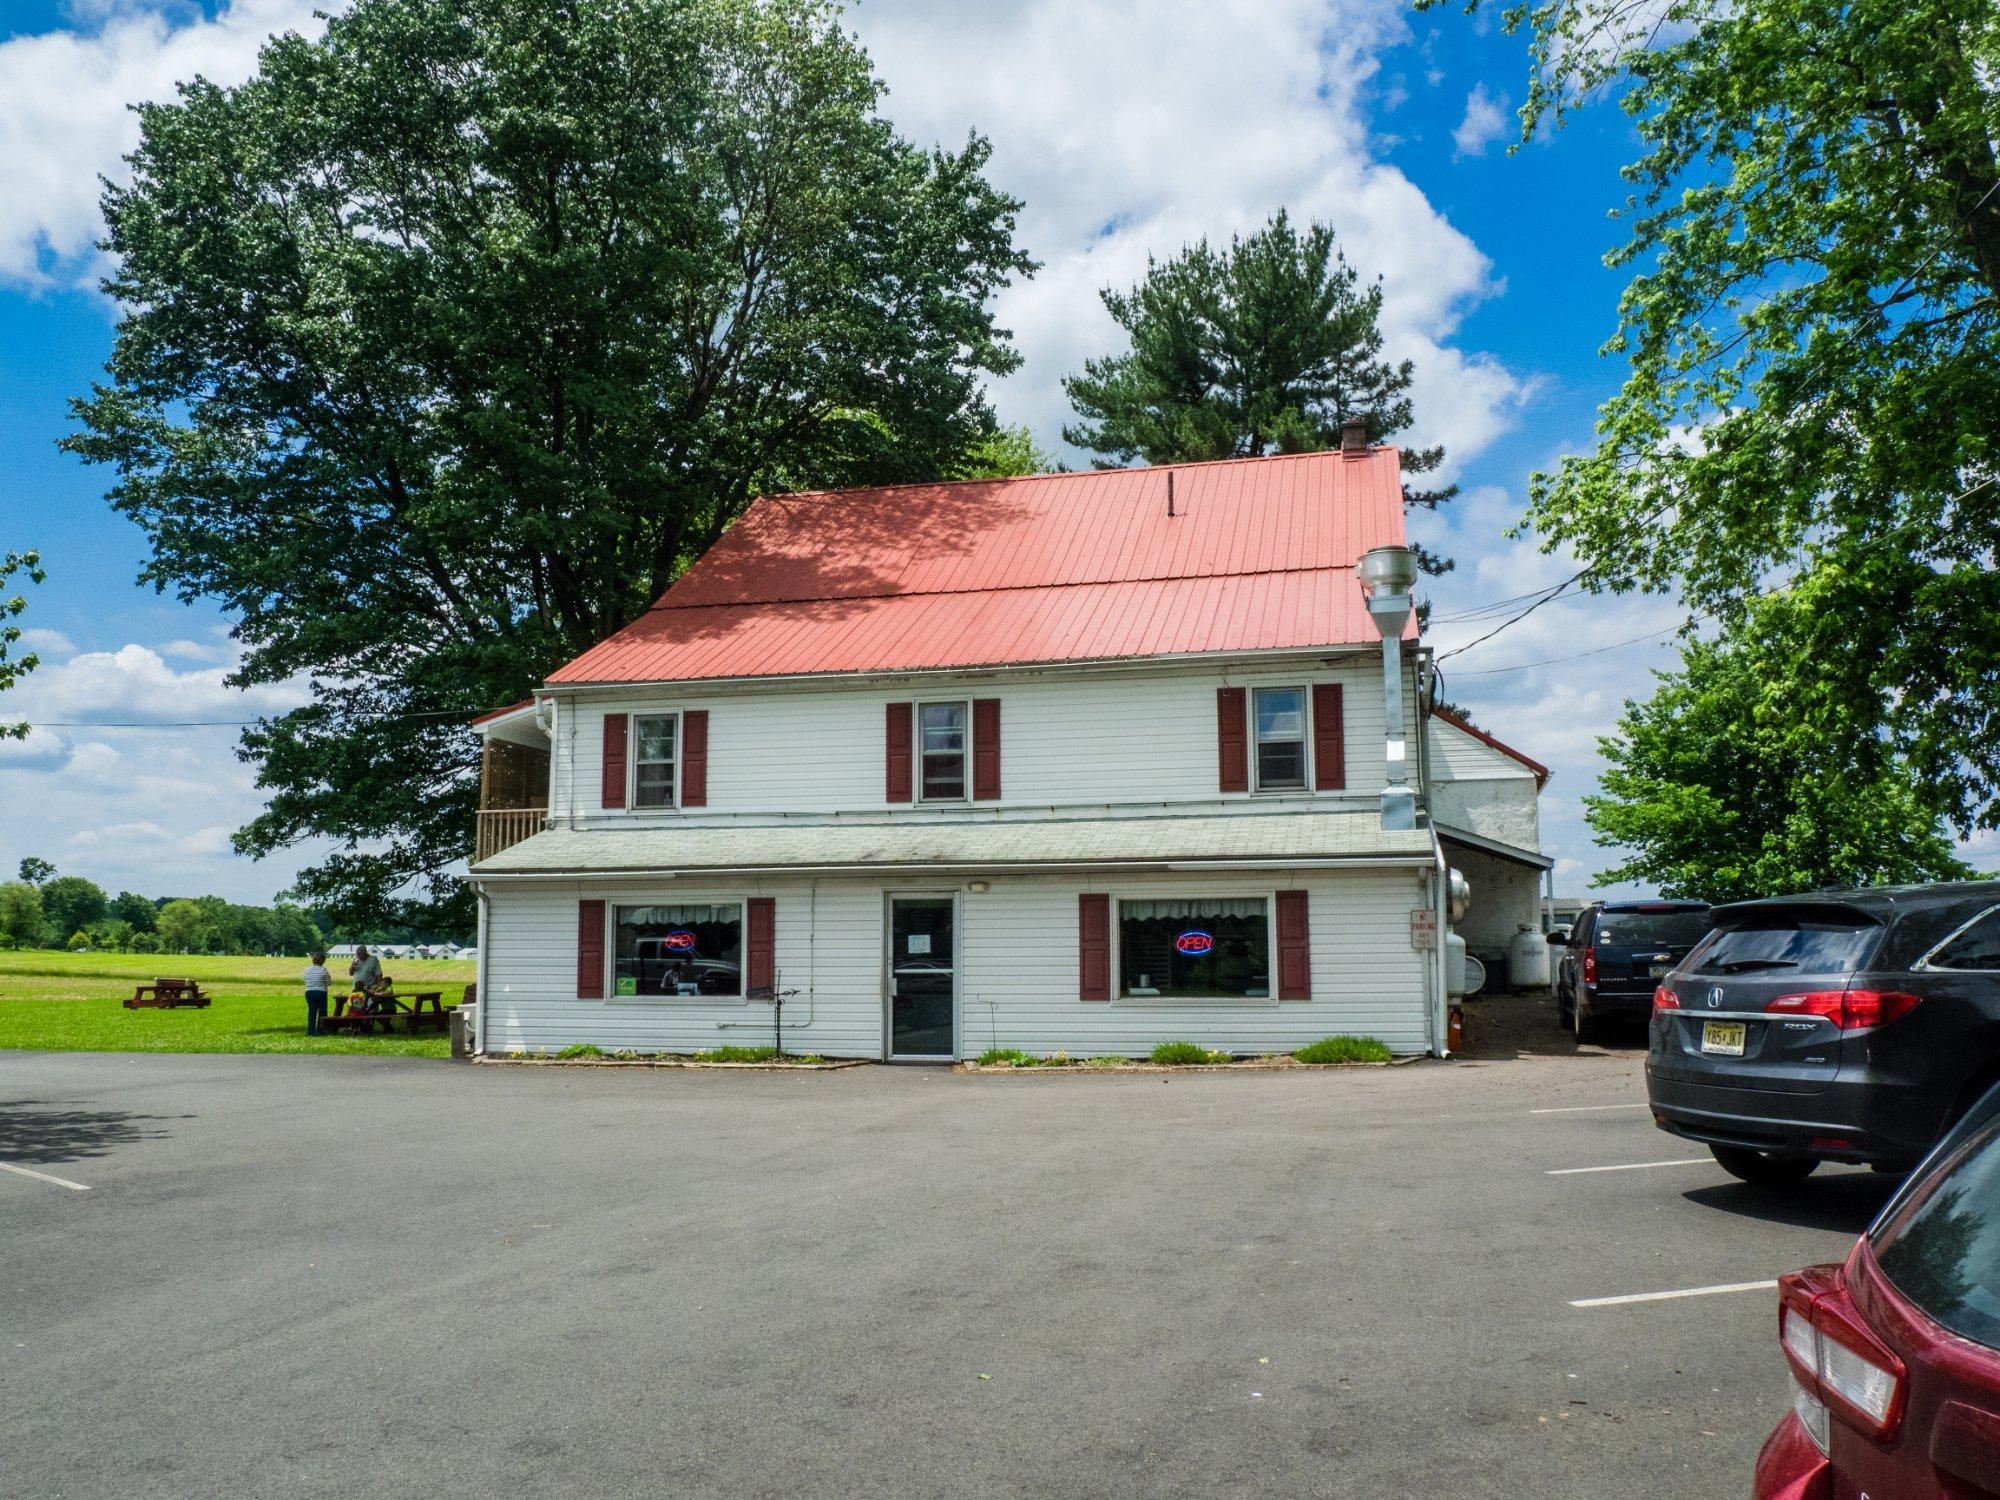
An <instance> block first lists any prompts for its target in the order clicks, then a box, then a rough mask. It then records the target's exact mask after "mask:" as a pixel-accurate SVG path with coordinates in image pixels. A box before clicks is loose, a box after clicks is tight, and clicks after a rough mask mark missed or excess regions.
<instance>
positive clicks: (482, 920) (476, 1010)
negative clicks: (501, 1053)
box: [472, 885, 492, 1057]
mask: <svg viewBox="0 0 2000 1500" xmlns="http://www.w3.org/2000/svg"><path fill="white" fill-rule="evenodd" d="M473 890H474V891H475V892H476V893H477V894H478V896H479V934H478V937H479V957H478V959H477V960H476V961H475V963H476V967H475V968H474V969H473V972H472V1055H473V1056H474V1057H484V1056H485V1055H486V941H487V934H488V933H489V932H490V931H491V930H492V924H491V923H490V922H489V921H488V919H487V912H486V906H487V896H486V887H485V886H483V885H475V886H474V887H473Z"/></svg>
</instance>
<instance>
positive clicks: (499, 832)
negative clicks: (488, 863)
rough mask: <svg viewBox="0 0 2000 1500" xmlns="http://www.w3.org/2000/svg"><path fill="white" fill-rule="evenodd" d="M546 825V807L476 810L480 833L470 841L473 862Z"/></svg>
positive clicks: (508, 846) (547, 815)
mask: <svg viewBox="0 0 2000 1500" xmlns="http://www.w3.org/2000/svg"><path fill="white" fill-rule="evenodd" d="M548 825H549V813H548V809H547V808H545V807H493V808H483V809H481V810H480V814H479V836H478V837H477V838H476V839H475V840H474V841H473V851H472V858H473V862H474V863H475V864H476V863H478V862H479V861H480V860H482V859H491V858H492V857H493V856H494V855H496V854H498V853H499V852H500V851H501V850H502V849H511V848H512V847H513V846H514V845H516V844H518V843H520V842H521V841H522V840H523V839H531V838H533V837H534V836H535V835H536V834H538V833H540V832H541V831H542V830H543V829H544V828H546V827H548Z"/></svg>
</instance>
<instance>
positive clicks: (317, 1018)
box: [305, 953, 333, 1036]
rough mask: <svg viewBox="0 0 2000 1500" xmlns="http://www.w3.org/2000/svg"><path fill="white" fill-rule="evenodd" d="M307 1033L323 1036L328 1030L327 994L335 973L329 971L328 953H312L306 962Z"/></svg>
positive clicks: (331, 986) (308, 1034)
mask: <svg viewBox="0 0 2000 1500" xmlns="http://www.w3.org/2000/svg"><path fill="white" fill-rule="evenodd" d="M305 982H306V1035H307V1036H321V1035H323V1034H324V1033H325V1031H326V996H327V991H329V990H331V989H332V988H333V975H332V974H330V973H328V972H327V967H326V955H325V954H324V953H315V954H312V955H311V957H310V958H309V959H308V961H307V963H306V972H305Z"/></svg>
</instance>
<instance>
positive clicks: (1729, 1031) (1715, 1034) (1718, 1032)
mask: <svg viewBox="0 0 2000 1500" xmlns="http://www.w3.org/2000/svg"><path fill="white" fill-rule="evenodd" d="M1747 1030H1748V1028H1747V1027H1746V1026H1745V1025H1744V1024H1743V1023H1742V1022H1741V1021H1704V1022H1702V1023H1701V1050H1702V1051H1704V1052H1713V1053H1715V1054H1717V1055H1718V1056H1721V1057H1741V1056H1742V1055H1743V1038H1744V1034H1745V1032H1746V1031H1747Z"/></svg>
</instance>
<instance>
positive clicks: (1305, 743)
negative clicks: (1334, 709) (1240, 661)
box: [1246, 682, 1313, 797]
mask: <svg viewBox="0 0 2000 1500" xmlns="http://www.w3.org/2000/svg"><path fill="white" fill-rule="evenodd" d="M1259 693H1297V694H1298V695H1299V767H1300V771H1299V784H1298V785H1297V786H1265V785H1264V766H1263V761H1262V758H1261V757H1260V756H1259V755H1258V754H1257V746H1258V745H1259V743H1260V741H1259V740H1258V738H1257V695H1258V694H1259ZM1249 699H1250V702H1249V710H1250V722H1249V724H1248V725H1247V726H1246V728H1247V729H1248V731H1249V736H1250V789H1251V791H1252V792H1266V793H1270V794H1271V795H1273V796H1294V797H1295V796H1297V795H1298V794H1299V793H1301V792H1310V791H1311V790H1312V789H1313V691H1312V684H1311V683H1309V682H1305V683H1290V682H1267V683H1265V684H1264V685H1263V686H1261V687H1252V688H1251V689H1250V693H1249ZM1272 743H1273V744H1281V743H1283V742H1282V741H1277V740H1274V741H1272Z"/></svg>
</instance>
